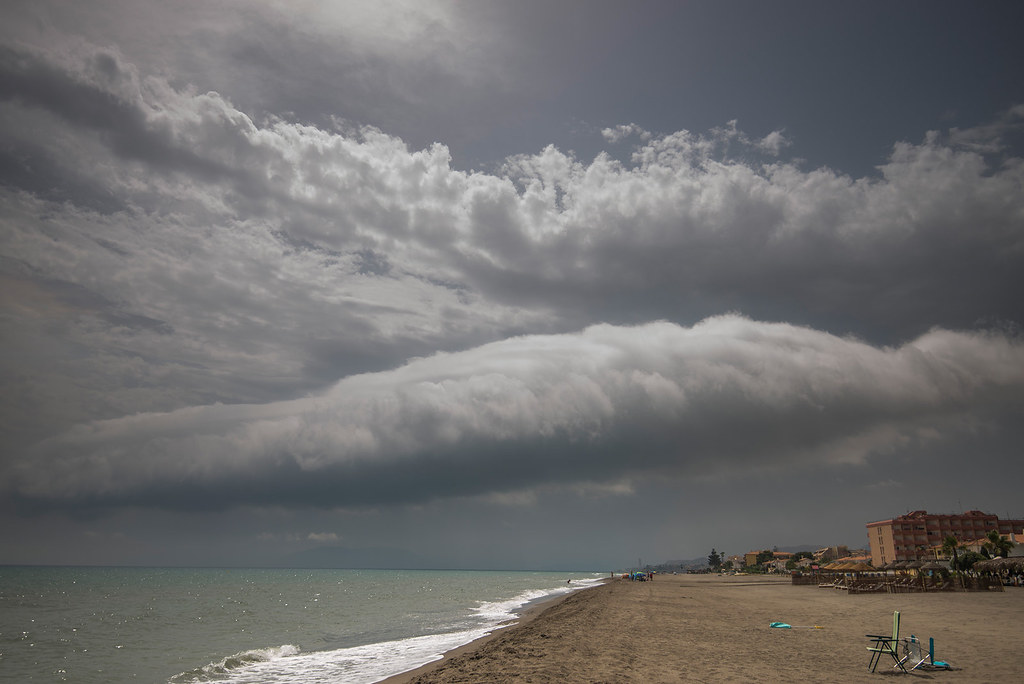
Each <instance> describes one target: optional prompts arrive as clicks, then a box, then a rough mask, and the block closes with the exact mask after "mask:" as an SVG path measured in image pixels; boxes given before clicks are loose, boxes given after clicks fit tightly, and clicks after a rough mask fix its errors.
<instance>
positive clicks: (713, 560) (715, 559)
mask: <svg viewBox="0 0 1024 684" xmlns="http://www.w3.org/2000/svg"><path fill="white" fill-rule="evenodd" d="M708 565H709V566H710V567H711V569H712V570H718V569H719V568H720V567H722V556H721V555H720V554H719V553H718V552H717V551H715V549H714V547H712V548H711V553H709V554H708Z"/></svg>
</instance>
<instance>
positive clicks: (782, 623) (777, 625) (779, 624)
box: [768, 622, 793, 629]
mask: <svg viewBox="0 0 1024 684" xmlns="http://www.w3.org/2000/svg"><path fill="white" fill-rule="evenodd" d="M768 626H769V627H778V628H780V629H793V625H787V624H786V623H785V622H773V623H771V624H770V625H768Z"/></svg>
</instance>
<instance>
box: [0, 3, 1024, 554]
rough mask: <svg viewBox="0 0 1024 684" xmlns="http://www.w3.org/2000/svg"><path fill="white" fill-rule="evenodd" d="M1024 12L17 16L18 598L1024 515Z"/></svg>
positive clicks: (691, 548)
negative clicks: (916, 515)
mask: <svg viewBox="0 0 1024 684" xmlns="http://www.w3.org/2000/svg"><path fill="white" fill-rule="evenodd" d="M1022 25H1024V5H1021V4H1020V3H1010V2H991V3H966V2H944V1H941V0H940V1H931V0H930V1H928V2H922V1H916V0H909V1H907V2H900V3H888V2H858V3H820V2H802V1H801V2H796V1H791V0H783V1H780V2H773V3H763V2H747V1H729V2H635V1H631V2H610V1H605V0H595V1H583V0H566V1H563V2H557V3H551V2H540V1H534V0H527V1H518V0H517V1H516V2H494V1H487V0H484V1H481V2H472V3H469V2H465V3H457V2H438V1H433V0H415V1H401V0H372V1H369V2H361V1H351V2H313V1H289V2H285V1H283V0H280V1H278V0H250V1H245V2H242V1H241V0H217V1H214V2H210V1H207V0H179V1H176V2H174V3H166V2H149V1H139V0H93V1H92V2H89V3H82V2H73V1H71V0H33V1H31V2H28V1H23V0H7V2H5V3H4V4H3V8H2V9H0V443H2V444H3V448H2V454H0V563H19V564H107V565H138V564H143V565H236V566H247V565H335V566H340V567H426V568H505V569H585V570H597V571H607V570H613V569H624V568H627V567H629V566H631V565H635V564H636V562H637V560H642V561H643V562H644V563H648V562H649V563H658V562H661V561H665V560H671V559H689V558H696V557H701V556H706V555H707V554H708V553H709V552H710V551H711V549H712V547H714V548H715V549H717V550H719V551H722V552H724V553H726V554H733V553H744V552H746V551H749V550H754V549H761V548H772V547H774V546H780V547H784V546H793V545H814V546H825V545H832V544H846V545H848V546H850V547H866V546H867V536H866V530H865V524H866V523H868V522H870V521H874V520H880V519H886V518H890V517H892V516H895V515H899V514H902V513H906V512H908V511H911V510H917V509H926V510H928V511H930V512H936V513H952V512H959V511H962V510H970V509H980V510H984V511H986V512H991V513H995V514H997V515H999V516H1000V517H1006V516H1008V517H1013V518H1024V498H1022V496H1021V492H1022V483H1024V459H1022V458H1021V457H1020V456H1021V446H1022V444H1024V420H1021V418H1022V417H1024V339H1022V328H1021V326H1022V324H1024V69H1022V66H1021V65H1024V41H1020V40H1019V35H1018V34H1019V27H1020V26H1022Z"/></svg>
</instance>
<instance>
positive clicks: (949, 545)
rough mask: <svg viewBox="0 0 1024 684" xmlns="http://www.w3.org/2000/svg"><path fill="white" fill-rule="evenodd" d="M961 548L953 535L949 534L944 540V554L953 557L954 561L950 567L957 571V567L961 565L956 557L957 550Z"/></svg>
mask: <svg viewBox="0 0 1024 684" xmlns="http://www.w3.org/2000/svg"><path fill="white" fill-rule="evenodd" d="M959 546H960V542H959V540H957V538H956V537H954V536H953V535H951V534H947V535H946V538H945V539H943V540H942V553H944V554H946V555H947V556H952V557H953V561H952V562H951V563H950V565H951V566H952V568H953V569H954V570H956V569H957V565H959V563H958V561H957V557H956V550H957V547H959Z"/></svg>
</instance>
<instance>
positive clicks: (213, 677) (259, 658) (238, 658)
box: [168, 644, 300, 684]
mask: <svg viewBox="0 0 1024 684" xmlns="http://www.w3.org/2000/svg"><path fill="white" fill-rule="evenodd" d="M299 651H300V649H299V647H298V646H293V645H292V644H284V645H282V646H277V647H271V648H256V649H253V650H250V651H242V652H241V653H235V654H234V655H229V656H228V657H226V658H224V659H223V660H219V661H217V662H214V663H208V664H206V665H203V666H202V667H197V668H196V669H194V670H188V671H187V672H180V673H178V674H176V675H174V676H173V677H171V678H170V679H169V680H168V682H169V683H170V684H191V683H192V682H215V681H224V680H225V679H226V678H228V677H229V676H230V675H231V674H232V673H233V672H234V671H236V670H238V669H239V668H244V667H248V666H251V665H254V664H256V663H266V662H270V661H272V660H278V659H280V658H287V657H289V656H295V655H298V653H299Z"/></svg>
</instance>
